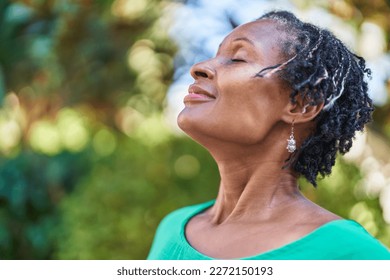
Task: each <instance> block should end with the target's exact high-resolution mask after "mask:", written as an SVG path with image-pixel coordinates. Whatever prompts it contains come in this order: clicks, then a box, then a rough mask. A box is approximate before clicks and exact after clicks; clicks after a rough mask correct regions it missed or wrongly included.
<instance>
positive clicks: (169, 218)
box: [158, 200, 214, 229]
mask: <svg viewBox="0 0 390 280" xmlns="http://www.w3.org/2000/svg"><path fill="white" fill-rule="evenodd" d="M213 203H214V200H212V201H207V202H203V203H199V204H195V205H190V206H186V207H182V208H179V209H176V210H175V211H173V212H171V213H169V214H168V215H166V216H165V217H164V218H163V219H162V220H161V222H160V224H159V226H158V229H160V228H167V227H168V228H170V229H172V226H173V227H177V226H180V225H182V224H183V223H186V222H187V221H188V220H189V219H190V218H191V217H193V216H194V215H196V214H198V213H199V212H201V211H203V210H204V209H206V208H208V207H209V206H211V205H212V204H213Z"/></svg>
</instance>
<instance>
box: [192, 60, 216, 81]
mask: <svg viewBox="0 0 390 280" xmlns="http://www.w3.org/2000/svg"><path fill="white" fill-rule="evenodd" d="M190 73H191V76H192V77H193V78H194V79H195V80H197V79H199V78H206V79H213V78H214V76H215V71H214V69H213V68H212V67H211V65H210V61H209V60H206V61H202V62H199V63H196V64H194V65H192V67H191V70H190Z"/></svg>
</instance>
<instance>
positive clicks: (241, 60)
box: [230, 59, 246, 62]
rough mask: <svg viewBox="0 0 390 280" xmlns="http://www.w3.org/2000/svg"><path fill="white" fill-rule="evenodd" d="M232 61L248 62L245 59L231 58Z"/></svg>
mask: <svg viewBox="0 0 390 280" xmlns="http://www.w3.org/2000/svg"><path fill="white" fill-rule="evenodd" d="M230 61H231V62H246V61H245V60H243V59H231V60H230Z"/></svg>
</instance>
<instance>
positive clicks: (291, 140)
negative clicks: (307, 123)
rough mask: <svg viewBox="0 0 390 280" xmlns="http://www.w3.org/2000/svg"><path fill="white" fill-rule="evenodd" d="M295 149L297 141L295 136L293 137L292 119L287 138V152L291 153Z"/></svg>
mask: <svg viewBox="0 0 390 280" xmlns="http://www.w3.org/2000/svg"><path fill="white" fill-rule="evenodd" d="M296 149H297V143H296V141H295V138H294V121H293V122H292V124H291V134H290V138H289V139H287V151H288V152H289V153H293V152H295V150H296Z"/></svg>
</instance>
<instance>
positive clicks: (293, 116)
mask: <svg viewBox="0 0 390 280" xmlns="http://www.w3.org/2000/svg"><path fill="white" fill-rule="evenodd" d="M323 107H324V102H321V103H320V104H317V105H311V104H310V102H309V101H308V100H307V99H306V98H305V99H302V98H300V97H299V96H297V98H296V102H295V103H292V102H291V100H290V102H289V103H288V104H287V105H286V107H285V111H284V114H283V117H282V119H283V120H284V121H285V122H287V123H292V122H293V121H294V123H307V122H310V121H311V120H313V119H314V118H315V117H316V116H317V115H318V114H319V113H320V112H321V110H322V108H323Z"/></svg>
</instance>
